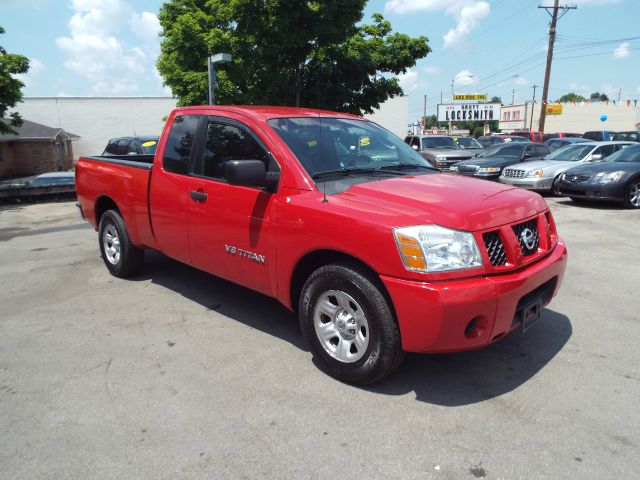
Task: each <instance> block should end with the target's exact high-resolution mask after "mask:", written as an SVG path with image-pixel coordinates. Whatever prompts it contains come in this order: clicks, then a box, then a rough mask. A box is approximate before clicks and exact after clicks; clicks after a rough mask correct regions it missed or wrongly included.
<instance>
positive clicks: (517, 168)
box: [499, 142, 633, 191]
mask: <svg viewBox="0 0 640 480" xmlns="http://www.w3.org/2000/svg"><path fill="white" fill-rule="evenodd" d="M629 145H633V143H632V142H586V143H574V144H572V145H567V146H566V147H562V148H560V149H558V150H556V151H555V152H553V153H550V154H549V155H547V156H546V157H544V159H542V160H538V161H535V162H527V163H521V164H516V165H510V166H508V167H507V168H505V169H504V170H503V172H502V175H501V176H500V178H499V181H500V182H501V183H506V184H508V185H515V186H517V187H522V188H527V189H529V190H538V191H554V190H555V188H554V187H556V185H554V184H555V183H557V179H558V178H559V177H560V174H562V173H563V172H564V171H566V170H568V169H569V168H571V167H575V166H576V164H579V163H586V162H595V161H600V160H602V159H604V158H606V157H608V156H609V155H611V154H612V153H614V152H617V151H618V150H620V149H622V148H626V147H628V146H629Z"/></svg>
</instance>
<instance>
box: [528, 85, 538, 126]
mask: <svg viewBox="0 0 640 480" xmlns="http://www.w3.org/2000/svg"><path fill="white" fill-rule="evenodd" d="M536 88H538V85H534V86H533V100H532V102H531V120H530V121H529V131H531V129H532V128H533V112H534V110H535V108H536Z"/></svg>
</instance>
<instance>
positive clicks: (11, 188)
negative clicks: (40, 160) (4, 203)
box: [0, 172, 76, 198]
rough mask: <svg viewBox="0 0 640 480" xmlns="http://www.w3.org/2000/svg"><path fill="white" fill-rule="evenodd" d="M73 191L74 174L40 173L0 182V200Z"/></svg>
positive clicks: (74, 188) (74, 185) (74, 187)
mask: <svg viewBox="0 0 640 480" xmlns="http://www.w3.org/2000/svg"><path fill="white" fill-rule="evenodd" d="M75 190H76V184H75V174H74V173H73V172H50V173H42V174H40V175H34V176H31V177H23V178H14V179H11V180H5V181H3V182H0V198H20V197H37V196H44V195H56V194H65V193H69V194H71V193H73V192H75Z"/></svg>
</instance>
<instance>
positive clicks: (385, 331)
mask: <svg viewBox="0 0 640 480" xmlns="http://www.w3.org/2000/svg"><path fill="white" fill-rule="evenodd" d="M381 289H382V287H381V286H379V284H378V282H377V281H376V279H373V278H371V277H370V276H369V275H368V274H367V273H365V272H363V271H361V270H360V269H358V268H357V267H356V266H351V265H327V266H325V267H321V268H319V269H318V270H316V271H315V272H314V273H313V274H312V275H311V276H310V277H309V279H308V280H307V282H306V283H305V285H304V288H303V289H302V293H301V295H300V309H299V311H300V314H299V315H300V326H301V328H302V333H303V335H304V337H305V339H306V340H307V343H308V344H309V346H310V348H311V352H312V353H313V356H314V358H316V359H317V360H318V362H319V364H320V366H321V367H322V368H323V369H324V370H325V371H327V372H328V373H329V374H330V375H332V376H334V377H335V378H337V379H339V380H342V381H344V382H348V383H353V384H359V385H367V384H371V383H374V382H376V381H378V380H380V379H382V378H383V377H385V376H386V375H389V374H390V373H391V372H392V371H393V370H395V368H396V367H397V366H398V365H399V364H400V362H401V361H402V358H403V352H402V344H401V341H400V331H399V329H398V325H397V323H396V320H395V317H394V315H393V313H392V311H391V309H390V306H389V304H388V302H387V299H386V297H385V296H384V294H383V293H382V291H381Z"/></svg>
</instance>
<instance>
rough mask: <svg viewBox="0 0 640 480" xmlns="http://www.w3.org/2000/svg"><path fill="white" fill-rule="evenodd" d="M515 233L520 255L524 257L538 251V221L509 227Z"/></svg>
mask: <svg viewBox="0 0 640 480" xmlns="http://www.w3.org/2000/svg"><path fill="white" fill-rule="evenodd" d="M511 228H512V229H513V233H515V235H516V238H517V239H518V243H519V244H520V249H521V250H522V254H523V255H524V256H525V257H526V256H529V255H533V254H534V253H536V252H537V251H538V246H539V245H540V234H539V233H538V219H533V220H529V221H528V222H523V223H519V224H518V225H514V226H513V227H511Z"/></svg>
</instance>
